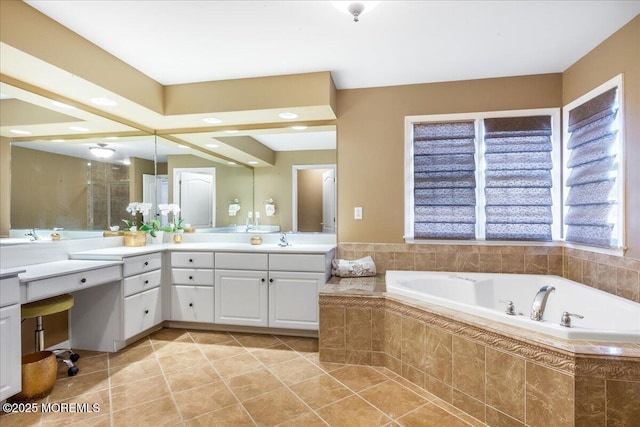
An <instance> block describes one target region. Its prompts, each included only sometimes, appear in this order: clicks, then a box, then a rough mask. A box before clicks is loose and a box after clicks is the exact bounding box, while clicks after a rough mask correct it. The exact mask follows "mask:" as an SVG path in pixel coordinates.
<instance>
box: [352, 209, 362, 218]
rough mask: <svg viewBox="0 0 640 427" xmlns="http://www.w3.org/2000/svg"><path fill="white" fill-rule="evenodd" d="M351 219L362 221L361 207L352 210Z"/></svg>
mask: <svg viewBox="0 0 640 427" xmlns="http://www.w3.org/2000/svg"><path fill="white" fill-rule="evenodd" d="M353 219H362V207H360V206H358V207H356V208H353Z"/></svg>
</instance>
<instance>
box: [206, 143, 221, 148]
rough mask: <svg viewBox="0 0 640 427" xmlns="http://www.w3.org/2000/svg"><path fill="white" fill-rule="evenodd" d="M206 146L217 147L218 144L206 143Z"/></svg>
mask: <svg viewBox="0 0 640 427" xmlns="http://www.w3.org/2000/svg"><path fill="white" fill-rule="evenodd" d="M207 147H209V148H218V147H220V146H219V145H218V144H207Z"/></svg>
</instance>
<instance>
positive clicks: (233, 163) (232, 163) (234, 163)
mask: <svg viewBox="0 0 640 427" xmlns="http://www.w3.org/2000/svg"><path fill="white" fill-rule="evenodd" d="M227 164H228V165H236V164H237V163H236V162H227Z"/></svg>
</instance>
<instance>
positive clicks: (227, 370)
mask: <svg viewBox="0 0 640 427" xmlns="http://www.w3.org/2000/svg"><path fill="white" fill-rule="evenodd" d="M212 363H213V367H214V368H215V369H216V371H218V374H220V376H221V377H223V378H227V379H228V378H231V377H235V376H238V375H243V374H246V373H248V372H251V371H255V370H257V369H260V368H262V367H263V365H262V363H260V361H259V360H258V359H256V358H255V357H253V356H252V355H251V354H249V353H245V354H241V355H239V356H235V357H228V358H226V359H220V360H214V361H213V362H212Z"/></svg>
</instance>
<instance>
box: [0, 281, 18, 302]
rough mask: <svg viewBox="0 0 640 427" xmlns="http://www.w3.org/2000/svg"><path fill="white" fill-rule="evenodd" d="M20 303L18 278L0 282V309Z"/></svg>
mask: <svg viewBox="0 0 640 427" xmlns="http://www.w3.org/2000/svg"><path fill="white" fill-rule="evenodd" d="M19 302H20V279H18V276H16V277H9V278H7V279H2V280H0V307H4V306H7V305H11V304H17V303H19Z"/></svg>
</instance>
